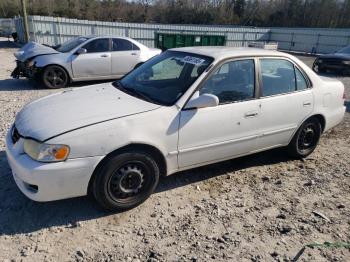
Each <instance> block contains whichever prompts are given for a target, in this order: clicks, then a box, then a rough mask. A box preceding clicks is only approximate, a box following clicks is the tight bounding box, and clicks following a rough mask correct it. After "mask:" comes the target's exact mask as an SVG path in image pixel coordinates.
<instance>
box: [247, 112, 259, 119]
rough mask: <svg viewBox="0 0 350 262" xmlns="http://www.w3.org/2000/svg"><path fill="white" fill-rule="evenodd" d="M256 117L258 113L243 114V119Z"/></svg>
mask: <svg viewBox="0 0 350 262" xmlns="http://www.w3.org/2000/svg"><path fill="white" fill-rule="evenodd" d="M257 115H258V112H256V111H252V112H247V113H245V114H244V117H245V118H250V117H256V116H257Z"/></svg>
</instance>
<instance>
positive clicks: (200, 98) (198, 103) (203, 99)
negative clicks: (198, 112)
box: [185, 91, 219, 109]
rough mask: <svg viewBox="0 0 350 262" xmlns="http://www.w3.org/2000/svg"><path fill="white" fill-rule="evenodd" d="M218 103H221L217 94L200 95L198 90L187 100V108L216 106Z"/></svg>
mask: <svg viewBox="0 0 350 262" xmlns="http://www.w3.org/2000/svg"><path fill="white" fill-rule="evenodd" d="M217 105H219V98H218V97H217V96H216V95H212V94H203V95H199V92H198V91H197V92H196V93H195V95H194V96H193V97H192V98H191V99H190V100H189V101H188V102H187V104H186V106H185V109H196V108H204V107H214V106H217Z"/></svg>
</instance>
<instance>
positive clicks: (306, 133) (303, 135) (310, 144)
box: [288, 117, 322, 158]
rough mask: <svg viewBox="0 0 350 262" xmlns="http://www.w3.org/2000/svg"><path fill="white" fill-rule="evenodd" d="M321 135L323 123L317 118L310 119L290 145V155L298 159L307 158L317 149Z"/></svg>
mask: <svg viewBox="0 0 350 262" xmlns="http://www.w3.org/2000/svg"><path fill="white" fill-rule="evenodd" d="M321 133H322V128H321V123H320V122H319V121H318V119H317V118H315V117H312V118H309V119H308V120H306V121H305V122H304V123H303V124H302V125H301V127H300V128H299V129H298V131H297V132H296V133H295V135H294V137H293V139H292V141H291V142H290V143H289V145H288V153H289V154H290V155H291V156H292V157H296V158H304V157H307V156H308V155H310V154H311V153H312V152H313V151H314V150H315V148H316V147H317V144H318V141H319V140H320V136H321Z"/></svg>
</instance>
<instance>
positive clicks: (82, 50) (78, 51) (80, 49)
mask: <svg viewBox="0 0 350 262" xmlns="http://www.w3.org/2000/svg"><path fill="white" fill-rule="evenodd" d="M86 53H87V50H86V49H85V48H79V49H78V50H77V51H76V52H75V54H76V55H82V54H86Z"/></svg>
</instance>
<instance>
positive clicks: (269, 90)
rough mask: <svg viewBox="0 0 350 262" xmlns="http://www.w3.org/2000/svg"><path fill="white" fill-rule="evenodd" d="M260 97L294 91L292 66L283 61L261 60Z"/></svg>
mask: <svg viewBox="0 0 350 262" xmlns="http://www.w3.org/2000/svg"><path fill="white" fill-rule="evenodd" d="M260 68H261V75H262V84H263V86H262V96H272V95H277V94H283V93H289V92H293V91H295V87H296V83H295V75H294V65H293V64H292V63H291V62H289V61H287V60H283V59H261V60H260Z"/></svg>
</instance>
